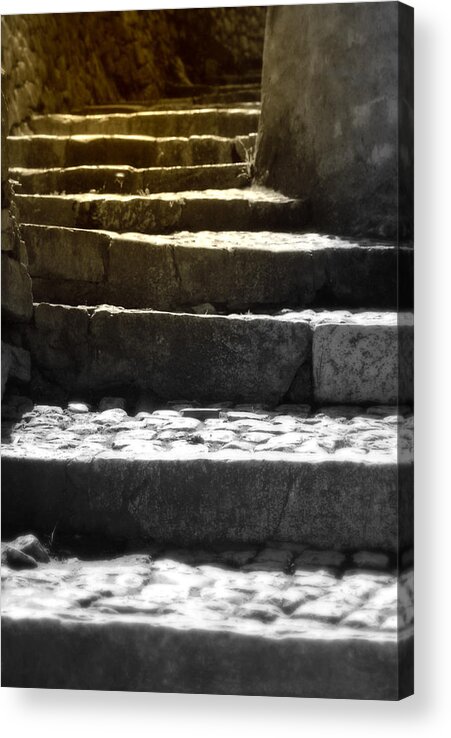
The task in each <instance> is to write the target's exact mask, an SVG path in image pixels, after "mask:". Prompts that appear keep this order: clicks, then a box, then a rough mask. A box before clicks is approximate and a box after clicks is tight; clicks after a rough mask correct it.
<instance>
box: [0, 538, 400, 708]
mask: <svg viewBox="0 0 451 738" xmlns="http://www.w3.org/2000/svg"><path fill="white" fill-rule="evenodd" d="M311 553H313V552H311ZM235 554H236V555H235ZM294 555H295V551H293V550H290V546H289V545H288V546H285V547H284V546H283V544H282V546H280V544H278V545H276V547H271V544H269V546H268V547H267V548H266V549H263V550H262V551H260V552H259V553H258V554H257V551H256V550H253V551H252V550H250V551H236V552H234V551H229V552H226V551H222V552H219V551H218V552H210V554H209V553H208V552H185V553H184V552H183V551H160V553H159V554H157V558H156V560H155V559H152V558H151V557H150V556H147V555H138V556H136V555H131V556H126V557H122V558H118V559H113V560H104V561H95V562H83V561H79V560H77V559H70V560H66V561H62V562H51V563H50V564H47V565H41V566H39V568H38V569H37V570H33V571H23V572H21V573H20V574H16V573H14V572H13V571H12V570H11V569H9V568H8V567H5V568H4V570H3V571H2V579H3V583H2V590H3V598H2V655H3V684H4V685H5V686H29V687H33V686H35V687H59V688H64V687H66V688H79V689H80V688H84V689H126V690H139V689H141V690H155V691H169V692H171V691H181V692H204V691H206V692H210V693H211V692H219V693H226V694H227V693H237V694H268V695H270V694H274V695H284V696H289V695H291V696H295V695H297V696H321V697H348V698H350V697H355V698H357V697H364V698H366V699H368V698H371V697H372V698H379V699H398V698H399V697H400V696H401V694H402V693H405V692H407V691H408V689H409V688H410V687H411V679H412V674H411V669H412V664H411V660H412V620H413V610H412V604H413V599H412V585H411V579H412V576H411V572H409V571H407V572H405V573H404V574H402V575H401V577H400V579H399V580H397V578H396V576H395V575H394V574H393V573H392V572H387V571H378V572H373V573H369V572H360V571H358V570H348V571H345V572H344V575H343V572H342V571H341V572H336V571H335V570H334V569H321V568H320V567H318V566H313V567H312V566H308V567H305V568H304V567H303V566H302V564H301V565H296V564H295V568H294V571H293V568H291V571H292V572H293V573H291V574H288V573H286V572H287V566H286V562H290V561H291V562H292V561H293V558H294ZM310 558H312V557H310ZM231 560H235V561H241V562H249V561H250V562H251V564H250V565H249V563H247V564H245V565H244V566H243V568H242V569H238V570H237V569H236V568H230V562H231ZM252 562H254V563H252ZM265 562H269V563H270V567H268V565H267V564H265ZM284 564H285V566H284ZM241 565H242V564H241ZM398 588H399V590H400V591H401V590H402V593H403V596H402V597H400V598H399V599H398ZM398 639H399V640H398ZM30 653H33V659H32V660H30V658H29V654H30ZM199 659H200V660H199ZM119 663H120V664H121V668H120V669H118V668H117V665H118V664H119ZM68 664H71V668H70V669H68V668H67V666H68ZM168 664H170V668H168ZM401 665H404V668H405V669H406V670H407V678H405V681H401V682H400V683H398V673H399V671H400V666H401Z"/></svg>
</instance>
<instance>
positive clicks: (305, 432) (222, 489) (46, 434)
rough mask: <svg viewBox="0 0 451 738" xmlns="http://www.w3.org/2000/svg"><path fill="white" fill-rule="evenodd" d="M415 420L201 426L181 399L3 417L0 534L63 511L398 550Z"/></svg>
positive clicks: (408, 531) (258, 419)
mask: <svg viewBox="0 0 451 738" xmlns="http://www.w3.org/2000/svg"><path fill="white" fill-rule="evenodd" d="M194 415H195V413H194ZM412 427H413V419H412V417H408V418H406V419H400V418H397V417H396V416H387V417H385V418H376V417H373V416H370V415H361V416H360V417H355V418H352V419H347V418H345V417H341V418H340V417H335V418H334V417H332V416H326V415H324V414H322V413H319V414H313V415H311V416H309V415H308V414H307V413H306V412H301V413H300V414H299V415H297V414H291V415H289V414H287V413H286V412H285V414H283V415H281V414H280V413H279V411H278V410H275V411H273V412H270V411H267V410H266V411H258V412H256V413H252V412H248V411H245V410H243V411H240V410H239V409H238V408H237V409H236V410H233V409H224V410H222V411H220V414H219V417H218V418H207V419H206V420H204V421H202V420H200V419H198V418H196V417H190V416H189V415H187V408H186V407H185V408H184V409H183V415H182V414H181V411H177V410H175V409H171V410H157V411H155V412H154V413H152V414H150V413H139V414H138V415H137V416H136V417H135V418H133V417H128V416H127V414H126V412H125V411H124V410H122V409H113V410H107V411H104V412H100V413H99V412H91V413H89V412H88V413H86V412H85V413H83V414H80V413H77V412H73V411H64V410H62V409H61V408H58V407H56V408H52V407H39V406H37V407H35V409H34V410H33V411H32V412H30V413H28V414H26V415H24V416H23V418H22V420H21V421H19V423H4V426H3V433H4V440H3V500H4V514H3V524H4V529H5V530H10V531H11V532H12V533H14V532H16V531H17V530H20V529H22V528H23V526H30V525H33V526H34V529H35V530H40V531H48V530H52V529H53V527H54V525H55V522H56V521H57V520H58V527H59V530H61V531H64V530H66V531H72V532H85V533H95V534H100V535H103V536H105V535H106V536H110V537H113V538H126V539H128V540H133V539H140V538H145V539H149V538H154V539H157V540H160V541H176V542H179V543H183V544H184V545H193V544H198V543H200V542H210V543H211V542H225V541H229V542H231V543H233V542H235V543H236V542H241V543H247V542H263V541H265V540H266V539H268V538H281V539H285V540H291V541H296V542H302V543H307V544H311V545H313V546H319V547H322V548H331V547H332V548H336V549H344V550H347V549H359V548H364V549H370V550H371V549H382V550H388V551H395V550H397V548H398V546H401V547H402V548H405V547H407V546H409V545H411V543H412V512H413V498H412V492H411V484H412V477H413V468H412V456H411V453H412V442H413V438H412ZM402 449H403V450H404V453H403V457H402V460H400V459H399V458H398V452H399V451H400V450H402ZM398 462H399V465H398ZM401 470H402V474H401V473H400V471H401ZM398 476H399V478H398ZM398 515H399V518H398ZM329 564H330V561H328V565H329Z"/></svg>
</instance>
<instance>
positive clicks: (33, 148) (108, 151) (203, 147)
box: [7, 134, 256, 168]
mask: <svg viewBox="0 0 451 738" xmlns="http://www.w3.org/2000/svg"><path fill="white" fill-rule="evenodd" d="M255 140H256V134H249V135H243V136H235V137H234V138H224V137H221V136H199V135H197V136H190V137H183V136H178V137H175V136H174V137H155V136H49V135H31V136H9V137H8V139H7V147H8V161H9V165H10V166H11V167H26V168H36V167H70V166H77V165H83V164H94V165H96V164H97V165H101V164H128V165H131V166H135V167H152V166H177V165H180V166H182V165H185V166H188V165H194V164H221V163H224V164H225V163H237V162H240V161H244V160H245V156H246V151H247V150H251V149H252V148H253V146H254V144H255Z"/></svg>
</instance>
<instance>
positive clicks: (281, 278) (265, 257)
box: [22, 225, 413, 312]
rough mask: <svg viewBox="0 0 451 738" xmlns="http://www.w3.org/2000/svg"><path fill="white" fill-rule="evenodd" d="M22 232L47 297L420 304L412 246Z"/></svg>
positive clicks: (143, 303)
mask: <svg viewBox="0 0 451 738" xmlns="http://www.w3.org/2000/svg"><path fill="white" fill-rule="evenodd" d="M22 235H23V238H24V241H25V244H26V246H27V251H28V269H29V273H30V275H31V277H32V279H33V294H34V297H35V300H37V301H39V302H41V301H48V302H54V303H63V304H68V305H81V304H86V305H98V304H101V303H109V304H113V305H120V306H122V307H126V308H156V309H158V310H168V309H174V308H180V307H184V308H187V307H195V306H198V305H202V304H205V303H209V304H210V305H213V307H215V308H216V309H217V310H219V311H221V310H224V311H226V312H227V311H229V312H230V311H232V310H236V309H240V310H241V311H246V310H248V309H256V308H257V307H258V308H260V309H263V308H264V307H265V306H279V307H282V306H284V307H285V306H287V305H291V306H293V307H294V306H296V307H309V306H312V305H316V306H318V307H319V306H321V307H324V306H326V305H327V306H340V305H342V306H348V307H359V306H360V305H367V306H368V307H374V308H392V309H396V308H397V307H399V306H401V307H411V306H412V304H413V294H412V287H411V284H412V279H411V276H412V274H413V250H412V249H409V248H399V249H398V248H396V247H395V246H391V245H383V244H379V243H371V242H355V241H354V242H352V241H348V240H345V239H342V238H333V237H328V236H321V235H319V234H315V233H306V234H294V233H278V232H268V231H263V232H255V233H253V232H240V231H238V232H235V231H223V232H211V231H204V232H198V233H189V232H181V233H176V234H174V235H169V236H146V235H141V234H134V233H128V234H122V235H121V234H118V233H112V232H104V231H102V232H99V231H89V230H81V229H80V230H79V229H68V228H63V227H57V226H39V225H37V226H36V225H26V226H23V227H22ZM398 266H399V271H398ZM399 274H402V276H403V279H402V281H401V280H399V279H398V276H399Z"/></svg>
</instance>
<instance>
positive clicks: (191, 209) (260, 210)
mask: <svg viewBox="0 0 451 738" xmlns="http://www.w3.org/2000/svg"><path fill="white" fill-rule="evenodd" d="M15 202H16V204H17V206H18V217H19V220H20V222H21V223H35V224H38V225H39V224H41V225H60V226H65V227H69V228H93V229H96V230H110V231H117V232H130V231H135V232H139V233H149V234H155V233H171V232H174V231H199V230H201V231H203V230H212V231H219V230H230V229H231V228H233V229H234V230H249V231H254V230H259V231H260V230H281V231H282V230H286V231H290V230H299V229H300V228H305V227H306V225H307V224H308V222H309V218H310V213H309V204H308V202H307V201H305V200H295V199H291V198H288V197H284V196H283V195H279V194H277V193H274V192H271V191H270V190H263V189H258V188H250V189H225V190H202V191H197V190H188V191H183V192H170V193H167V192H166V193H157V194H153V195H144V196H141V195H140V196H134V195H104V194H86V195H17V196H16V199H15Z"/></svg>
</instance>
